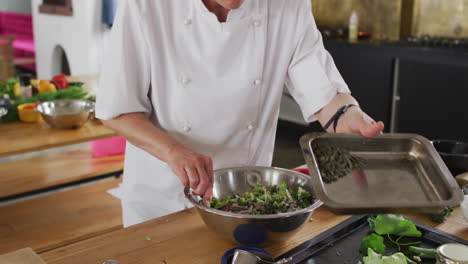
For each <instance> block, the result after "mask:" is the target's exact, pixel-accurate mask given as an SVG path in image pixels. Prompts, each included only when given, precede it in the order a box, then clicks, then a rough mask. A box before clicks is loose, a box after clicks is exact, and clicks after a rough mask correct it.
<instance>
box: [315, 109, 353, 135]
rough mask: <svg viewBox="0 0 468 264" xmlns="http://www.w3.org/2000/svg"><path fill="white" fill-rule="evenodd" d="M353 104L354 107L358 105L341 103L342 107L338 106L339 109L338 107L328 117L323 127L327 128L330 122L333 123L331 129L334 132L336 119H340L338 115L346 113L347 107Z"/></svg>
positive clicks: (336, 124) (336, 123)
mask: <svg viewBox="0 0 468 264" xmlns="http://www.w3.org/2000/svg"><path fill="white" fill-rule="evenodd" d="M353 106H356V107H359V106H357V105H355V104H347V105H343V106H342V107H340V109H338V111H336V113H335V114H334V115H333V116H332V117H331V118H330V120H329V121H328V122H327V124H326V125H325V126H324V127H323V128H324V129H325V130H328V128H329V127H330V126H331V124H333V131H335V133H336V127H337V126H338V120H339V119H340V117H341V116H342V115H343V114H344V113H346V111H348V109H349V108H351V107H353Z"/></svg>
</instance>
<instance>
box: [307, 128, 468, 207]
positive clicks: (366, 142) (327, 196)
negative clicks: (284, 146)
mask: <svg viewBox="0 0 468 264" xmlns="http://www.w3.org/2000/svg"><path fill="white" fill-rule="evenodd" d="M300 144H301V147H302V151H303V154H304V158H305V160H306V163H307V167H308V168H309V171H310V176H311V177H312V183H313V186H314V191H315V194H316V195H317V197H318V198H319V199H320V200H322V201H323V202H324V204H325V205H326V206H328V207H329V208H330V209H331V210H332V211H334V212H335V213H345V214H349V213H352V214H360V213H434V212H438V211H441V210H443V209H444V208H445V207H447V206H449V207H455V206H458V205H460V203H461V202H462V201H463V194H462V191H461V189H460V188H459V187H458V185H457V183H456V181H455V179H454V177H453V176H452V174H451V173H450V172H449V170H448V168H447V166H446V165H445V164H444V162H443V161H442V159H441V158H440V156H439V154H438V153H437V151H436V150H435V148H434V147H433V146H432V144H431V143H430V142H429V140H427V139H426V138H424V137H422V136H419V135H414V134H382V135H379V136H377V137H375V138H365V137H362V136H359V135H351V134H327V133H311V134H307V135H304V136H303V137H302V138H301V140H300ZM323 144H332V145H334V146H337V147H341V148H345V149H347V150H349V151H350V152H351V154H353V155H355V156H358V157H362V158H364V159H365V160H366V163H367V164H366V165H365V166H364V167H363V168H362V169H358V170H354V171H353V172H351V173H349V174H348V175H346V176H345V177H343V178H341V179H339V180H338V181H336V182H334V183H330V184H327V183H325V182H323V181H322V177H321V174H320V170H319V167H318V164H317V160H316V157H315V154H314V151H313V149H314V148H316V147H317V146H320V145H323Z"/></svg>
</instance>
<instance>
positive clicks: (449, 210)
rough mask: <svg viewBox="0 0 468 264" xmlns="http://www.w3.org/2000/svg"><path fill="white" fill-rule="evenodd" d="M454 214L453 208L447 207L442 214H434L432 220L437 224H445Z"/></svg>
mask: <svg viewBox="0 0 468 264" xmlns="http://www.w3.org/2000/svg"><path fill="white" fill-rule="evenodd" d="M452 212H453V208H450V207H446V208H445V209H444V210H443V211H442V212H440V213H438V214H432V215H431V220H432V221H433V222H435V223H443V222H444V221H445V219H446V218H447V217H449V216H450V214H451V213H452Z"/></svg>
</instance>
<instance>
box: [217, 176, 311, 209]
mask: <svg viewBox="0 0 468 264" xmlns="http://www.w3.org/2000/svg"><path fill="white" fill-rule="evenodd" d="M313 201H314V196H313V195H312V194H311V193H309V192H308V191H306V190H305V189H304V188H302V187H300V186H299V187H298V188H297V190H296V191H295V190H293V189H292V188H290V187H289V186H288V184H287V183H286V182H281V183H280V184H278V185H273V186H265V185H261V184H257V185H256V186H255V187H254V188H253V189H252V190H250V191H248V192H245V193H243V194H235V195H228V196H227V197H225V198H224V199H218V198H213V199H211V201H210V202H209V204H208V206H209V207H211V208H215V209H219V210H223V211H227V212H234V213H241V214H252V215H264V214H277V213H286V212H292V211H296V210H299V209H302V208H306V207H309V206H310V205H311V204H312V203H313Z"/></svg>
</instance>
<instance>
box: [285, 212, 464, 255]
mask: <svg viewBox="0 0 468 264" xmlns="http://www.w3.org/2000/svg"><path fill="white" fill-rule="evenodd" d="M368 217H369V216H368V215H356V216H352V217H350V218H348V219H347V220H345V221H343V222H341V223H340V224H338V225H336V226H334V227H332V228H331V229H328V230H327V231H325V232H323V233H321V234H319V235H318V236H316V237H314V238H312V239H311V240H309V241H307V242H305V243H303V244H301V245H299V246H298V247H296V248H294V249H292V250H290V251H289V252H287V253H285V254H283V255H282V256H279V257H277V258H276V259H277V260H281V259H288V258H292V261H290V262H288V263H290V264H307V263H314V264H328V263H349V264H351V263H352V264H354V263H358V262H359V261H362V258H363V257H364V256H363V255H361V253H359V245H360V244H361V241H362V239H363V238H364V237H366V236H367V235H369V234H370V233H372V231H371V229H370V227H369V223H368V221H367V218H368ZM415 225H416V227H417V228H418V230H419V231H421V232H422V237H421V238H419V239H418V240H419V241H421V244H419V245H417V246H418V247H423V248H437V247H438V246H440V245H443V244H448V243H457V244H462V245H466V246H468V241H466V240H464V239H462V238H459V237H456V236H453V235H451V234H448V233H446V232H443V231H440V230H437V229H435V228H432V227H429V226H426V225H422V224H419V223H417V222H415ZM397 251H398V250H396V249H395V248H387V253H388V254H393V253H396V252H397ZM388 254H386V255H388ZM433 262H434V261H433V260H432V261H430V260H429V261H427V260H423V261H422V262H421V264H426V263H427V264H429V263H433Z"/></svg>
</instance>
